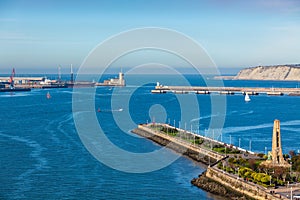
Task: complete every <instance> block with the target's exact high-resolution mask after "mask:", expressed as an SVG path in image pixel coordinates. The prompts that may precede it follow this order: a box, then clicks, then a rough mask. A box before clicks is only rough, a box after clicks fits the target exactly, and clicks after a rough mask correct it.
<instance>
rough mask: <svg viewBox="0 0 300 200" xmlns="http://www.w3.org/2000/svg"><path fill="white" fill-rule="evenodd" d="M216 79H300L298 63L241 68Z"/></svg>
mask: <svg viewBox="0 0 300 200" xmlns="http://www.w3.org/2000/svg"><path fill="white" fill-rule="evenodd" d="M215 78H217V79H231V80H270V81H300V64H293V65H290V64H287V65H269V66H256V67H249V68H245V69H242V70H241V71H239V73H238V74H237V75H236V76H219V77H215Z"/></svg>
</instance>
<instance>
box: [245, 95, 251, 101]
mask: <svg viewBox="0 0 300 200" xmlns="http://www.w3.org/2000/svg"><path fill="white" fill-rule="evenodd" d="M245 101H251V99H250V97H249V95H248V93H246V95H245Z"/></svg>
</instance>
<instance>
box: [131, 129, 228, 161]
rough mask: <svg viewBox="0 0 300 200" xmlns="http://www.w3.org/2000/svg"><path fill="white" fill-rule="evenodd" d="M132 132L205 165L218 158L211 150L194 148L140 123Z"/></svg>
mask: <svg viewBox="0 0 300 200" xmlns="http://www.w3.org/2000/svg"><path fill="white" fill-rule="evenodd" d="M132 132H133V133H135V134H137V135H139V136H142V137H145V138H148V139H149V140H152V141H154V142H156V143H158V144H160V145H162V146H167V147H168V148H170V149H172V150H174V151H176V152H177V153H180V154H182V155H185V156H187V157H189V158H191V159H193V160H195V161H197V162H202V163H204V164H206V165H209V164H210V163H215V162H216V161H217V160H218V159H220V156H219V155H218V154H213V152H210V151H206V150H204V149H200V148H196V147H194V146H193V145H191V144H185V143H184V142H183V141H179V140H176V139H175V138H172V137H170V136H168V135H165V134H161V133H159V132H158V131H154V130H152V129H150V128H147V127H145V126H142V125H139V127H138V128H136V129H134V130H132ZM221 158H222V157H221Z"/></svg>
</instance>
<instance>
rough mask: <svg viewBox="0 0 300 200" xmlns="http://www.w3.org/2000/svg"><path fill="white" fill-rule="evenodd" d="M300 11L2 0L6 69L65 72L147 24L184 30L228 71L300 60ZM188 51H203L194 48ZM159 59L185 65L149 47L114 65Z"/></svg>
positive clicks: (256, 5) (247, 5)
mask: <svg viewBox="0 0 300 200" xmlns="http://www.w3.org/2000/svg"><path fill="white" fill-rule="evenodd" d="M299 11H300V2H299V1H297V0H275V1H274V0H266V1H260V0H253V1H238V0H230V1H226V2H225V1H220V0H212V1H202V0H198V1H189V2H186V1H183V0H175V1H172V2H169V1H158V0H154V1H151V2H148V1H121V0H112V1H89V2H85V1H76V2H74V1H42V2H41V1H36V0H28V1H19V0H9V1H8V0H4V1H1V2H0V27H1V29H0V30H1V31H0V42H1V45H0V55H1V60H0V73H5V72H6V71H7V70H9V71H7V72H6V73H10V71H11V68H13V67H14V68H16V70H17V71H19V72H22V73H23V71H24V73H41V72H45V73H55V72H56V71H57V67H58V66H59V65H62V66H63V67H62V70H65V73H67V72H68V71H69V69H68V67H67V66H69V65H70V64H71V63H72V64H73V66H74V67H75V68H78V67H79V66H80V65H81V64H82V63H83V61H84V60H85V58H86V57H87V56H88V55H89V53H90V52H91V51H92V50H93V49H94V48H95V47H97V46H98V45H99V44H100V43H101V42H103V41H105V40H107V38H110V37H112V36H114V35H117V34H119V33H121V32H124V31H127V30H131V29H136V28H143V27H160V28H166V29H171V30H174V31H178V32H180V33H182V34H184V35H186V36H187V37H189V38H191V39H193V40H194V41H195V42H196V43H198V44H199V45H200V46H201V47H202V48H203V49H204V50H205V51H206V52H207V54H208V56H209V57H210V58H211V60H212V61H213V62H214V63H215V64H216V66H217V67H219V68H220V69H222V70H223V69H229V68H233V69H234V68H236V69H241V68H245V67H252V66H257V65H277V64H291V63H300V58H299V56H298V52H299V51H300V45H299V44H300V37H299V34H300V26H299V22H300V12H299ZM166 39H168V38H166ZM158 42H159V41H158ZM171 42H172V41H171ZM119 45H120V46H122V45H126V41H124V43H123V44H122V43H120V44H119ZM175 45H176V44H175ZM118 48H119V46H115V47H114V49H108V51H107V52H109V51H113V50H115V49H118ZM189 53H190V55H191V56H197V55H193V53H194V51H193V49H189ZM103 56H105V55H103ZM155 56H160V57H161V59H164V60H165V61H168V64H169V66H174V67H178V66H182V67H186V66H185V65H182V63H181V62H180V61H178V60H173V59H172V58H171V57H170V56H168V55H156V54H155V55H150V56H149V52H141V53H139V54H136V55H133V56H131V57H130V56H129V57H128V58H126V59H122V60H121V61H119V62H117V63H116V64H115V65H114V67H121V66H122V67H128V68H132V67H135V66H136V64H137V63H139V62H143V61H145V62H148V61H151V60H152V59H153V58H154V59H155V58H156V57H155ZM28 69H29V70H28ZM26 70H27V71H28V72H25V71H26Z"/></svg>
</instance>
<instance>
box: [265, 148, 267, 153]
mask: <svg viewBox="0 0 300 200" xmlns="http://www.w3.org/2000/svg"><path fill="white" fill-rule="evenodd" d="M265 155H267V147H265Z"/></svg>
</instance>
